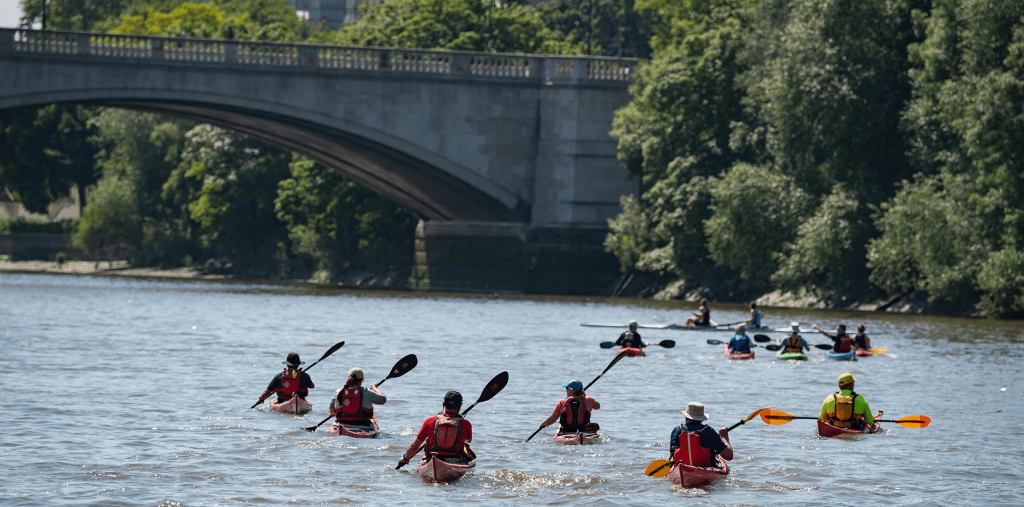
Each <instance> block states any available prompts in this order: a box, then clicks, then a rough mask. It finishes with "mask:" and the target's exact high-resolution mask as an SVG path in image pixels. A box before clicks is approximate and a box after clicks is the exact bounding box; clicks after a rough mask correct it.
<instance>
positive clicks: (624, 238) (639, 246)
mask: <svg viewBox="0 0 1024 507" xmlns="http://www.w3.org/2000/svg"><path fill="white" fill-rule="evenodd" d="M620 202H621V204H622V213H620V214H619V216H617V217H615V218H614V219H609V220H608V235H607V236H605V238H604V249H605V251H606V252H609V253H612V254H614V255H615V257H617V258H618V259H619V264H620V266H621V268H622V272H623V273H628V272H630V271H632V270H633V269H634V268H636V264H637V262H638V261H639V260H640V258H641V257H642V256H643V255H644V254H646V253H647V252H648V251H649V250H650V248H651V246H652V245H653V244H654V237H653V236H654V235H653V230H652V229H653V228H652V226H651V217H650V216H648V214H647V213H645V212H644V210H643V208H642V207H641V206H640V202H639V201H638V200H637V199H636V197H633V196H632V195H626V196H623V197H622V199H621V200H620Z"/></svg>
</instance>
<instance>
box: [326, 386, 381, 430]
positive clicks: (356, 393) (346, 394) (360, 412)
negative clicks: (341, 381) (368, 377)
mask: <svg viewBox="0 0 1024 507" xmlns="http://www.w3.org/2000/svg"><path fill="white" fill-rule="evenodd" d="M338 407H339V408H337V409H336V410H335V414H336V415H337V416H338V422H351V423H362V424H368V423H369V420H370V419H373V408H370V409H365V408H363V388H362V387H352V388H349V389H343V390H342V391H341V394H339V395H338Z"/></svg>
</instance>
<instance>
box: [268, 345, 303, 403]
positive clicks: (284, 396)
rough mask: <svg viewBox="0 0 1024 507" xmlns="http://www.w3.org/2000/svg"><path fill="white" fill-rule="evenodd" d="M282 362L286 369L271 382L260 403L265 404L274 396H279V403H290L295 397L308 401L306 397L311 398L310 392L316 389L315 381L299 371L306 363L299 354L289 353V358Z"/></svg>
mask: <svg viewBox="0 0 1024 507" xmlns="http://www.w3.org/2000/svg"><path fill="white" fill-rule="evenodd" d="M281 362H282V363H283V364H284V365H285V366H286V368H285V369H284V371H282V372H281V373H278V374H277V375H275V376H274V378H273V379H272V380H271V381H270V385H268V386H267V388H266V390H264V391H263V394H261V395H260V401H259V402H260V403H263V401H264V400H266V399H267V398H269V397H270V395H272V394H277V401H278V403H280V402H284V401H288V400H290V399H292V397H294V396H295V395H298V396H299V398H302V399H306V396H309V390H310V389H312V388H314V387H316V386H315V385H313V379H311V378H310V377H309V375H308V374H307V373H306V372H304V371H302V370H300V369H299V366H302V365H304V364H306V362H305V361H300V360H299V355H298V354H296V353H295V352H289V353H288V358H287V359H285V360H284V361H281Z"/></svg>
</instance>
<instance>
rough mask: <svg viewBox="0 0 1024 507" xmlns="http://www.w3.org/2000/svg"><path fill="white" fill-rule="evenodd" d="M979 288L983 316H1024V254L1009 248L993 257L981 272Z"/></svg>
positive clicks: (979, 274)
mask: <svg viewBox="0 0 1024 507" xmlns="http://www.w3.org/2000/svg"><path fill="white" fill-rule="evenodd" d="M978 286H979V288H980V289H981V292H982V297H981V302H980V303H978V309H979V310H981V311H982V312H983V313H985V314H986V315H992V316H998V317H1011V318H1018V319H1019V318H1021V317H1024V252H1022V251H1020V250H1015V249H1011V248H1007V249H1003V250H1000V251H998V252H996V253H995V254H993V255H992V256H990V257H989V258H988V260H987V261H986V262H985V264H984V265H982V267H981V271H980V272H979V273H978Z"/></svg>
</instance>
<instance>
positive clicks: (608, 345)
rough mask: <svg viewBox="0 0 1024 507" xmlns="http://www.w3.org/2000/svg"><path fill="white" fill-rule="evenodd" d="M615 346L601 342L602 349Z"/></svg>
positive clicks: (613, 343) (611, 343) (612, 343)
mask: <svg viewBox="0 0 1024 507" xmlns="http://www.w3.org/2000/svg"><path fill="white" fill-rule="evenodd" d="M614 346H615V342H601V348H602V349H610V348H612V347H614Z"/></svg>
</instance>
